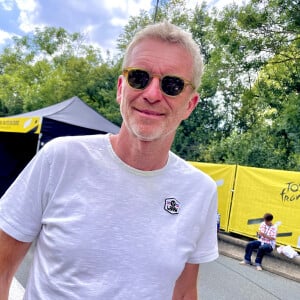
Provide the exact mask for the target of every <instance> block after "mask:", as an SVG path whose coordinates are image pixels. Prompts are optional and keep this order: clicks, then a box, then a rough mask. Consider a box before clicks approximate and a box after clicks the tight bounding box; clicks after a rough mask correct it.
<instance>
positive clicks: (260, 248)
mask: <svg viewBox="0 0 300 300" xmlns="http://www.w3.org/2000/svg"><path fill="white" fill-rule="evenodd" d="M272 220H273V215H272V214H270V213H266V214H265V215H264V221H263V222H262V223H261V224H260V226H259V231H258V237H259V239H258V240H256V241H251V242H249V243H248V244H247V246H246V249H245V256H244V260H242V261H241V262H240V264H242V265H251V264H252V263H251V256H252V252H253V250H257V255H256V259H255V265H256V269H257V270H258V271H262V266H261V264H262V260H263V257H264V255H265V254H266V253H271V252H272V251H273V249H275V246H276V235H277V227H276V226H275V225H273V224H272Z"/></svg>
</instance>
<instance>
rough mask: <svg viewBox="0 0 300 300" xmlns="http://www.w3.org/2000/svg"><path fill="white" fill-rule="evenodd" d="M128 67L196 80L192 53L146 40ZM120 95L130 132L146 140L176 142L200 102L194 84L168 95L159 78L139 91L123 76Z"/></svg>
mask: <svg viewBox="0 0 300 300" xmlns="http://www.w3.org/2000/svg"><path fill="white" fill-rule="evenodd" d="M126 67H134V68H140V69H143V70H147V71H148V72H149V73H151V74H155V75H158V76H164V75H176V76H179V77H181V78H183V79H185V80H189V81H191V80H192V59H191V57H190V55H189V54H188V52H187V51H186V50H184V48H182V47H180V46H178V45H177V46H176V45H174V44H170V43H167V42H163V41H160V40H156V39H146V40H143V41H141V42H140V43H139V44H138V45H136V46H135V47H134V49H133V51H132V52H131V54H130V56H129V57H128V63H127V66H126ZM117 96H118V97H117V99H118V102H119V104H120V110H121V114H122V117H123V121H124V124H125V126H126V128H127V130H128V131H129V132H130V133H131V134H133V135H134V136H135V137H137V138H139V139H140V140H143V141H153V140H158V139H166V138H169V139H170V140H173V138H174V135H175V131H176V128H177V127H178V126H179V124H180V122H181V121H182V120H184V119H186V118H188V116H189V115H190V114H191V112H192V111H193V109H194V108H195V106H196V105H197V101H198V94H197V93H196V92H195V91H193V88H192V87H191V86H190V85H187V86H186V87H185V88H184V90H183V91H182V92H181V93H180V94H179V95H178V96H175V97H170V96H167V95H165V94H164V93H162V91H161V90H160V82H159V78H157V77H154V78H153V79H152V81H151V83H150V84H149V85H148V86H147V87H146V88H145V89H144V90H137V89H133V88H131V87H130V86H129V85H128V84H127V82H126V79H125V77H124V76H120V77H119V81H118V95H117Z"/></svg>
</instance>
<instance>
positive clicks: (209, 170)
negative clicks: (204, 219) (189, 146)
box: [190, 161, 236, 231]
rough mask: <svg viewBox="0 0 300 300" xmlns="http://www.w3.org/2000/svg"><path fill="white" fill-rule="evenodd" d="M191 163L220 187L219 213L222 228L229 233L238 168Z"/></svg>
mask: <svg viewBox="0 0 300 300" xmlns="http://www.w3.org/2000/svg"><path fill="white" fill-rule="evenodd" d="M190 163H191V164H192V165H193V166H194V167H196V168H198V169H199V170H201V171H203V172H204V173H206V174H208V175H209V176H210V177H211V178H212V179H213V180H214V181H215V182H216V184H217V186H218V212H219V214H220V215H221V220H220V227H221V229H224V230H225V231H227V227H228V222H229V215H230V204H231V198H232V190H233V184H234V176H235V171H236V166H235V165H223V164H210V163H199V162H193V161H192V162H190Z"/></svg>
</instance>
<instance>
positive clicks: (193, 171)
mask: <svg viewBox="0 0 300 300" xmlns="http://www.w3.org/2000/svg"><path fill="white" fill-rule="evenodd" d="M171 161H172V167H173V170H172V172H175V174H174V176H175V175H176V174H178V176H180V177H182V179H183V180H184V179H186V180H188V181H189V182H190V183H196V184H205V185H206V186H208V187H211V188H217V185H216V182H215V181H214V180H213V179H212V178H211V177H210V176H209V175H208V174H206V173H204V172H203V171H201V170H200V169H198V168H196V167H195V166H193V165H192V164H191V163H189V162H188V161H185V160H184V159H182V158H180V157H179V156H177V155H175V154H174V153H171Z"/></svg>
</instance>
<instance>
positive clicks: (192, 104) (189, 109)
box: [184, 93, 199, 120]
mask: <svg viewBox="0 0 300 300" xmlns="http://www.w3.org/2000/svg"><path fill="white" fill-rule="evenodd" d="M198 102H199V94H198V93H194V94H193V96H192V97H191V99H190V100H189V102H188V104H187V110H186V113H185V116H184V120H186V119H187V118H188V117H189V116H190V114H191V113H192V112H193V110H194V109H195V108H196V106H197V104H198Z"/></svg>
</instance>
